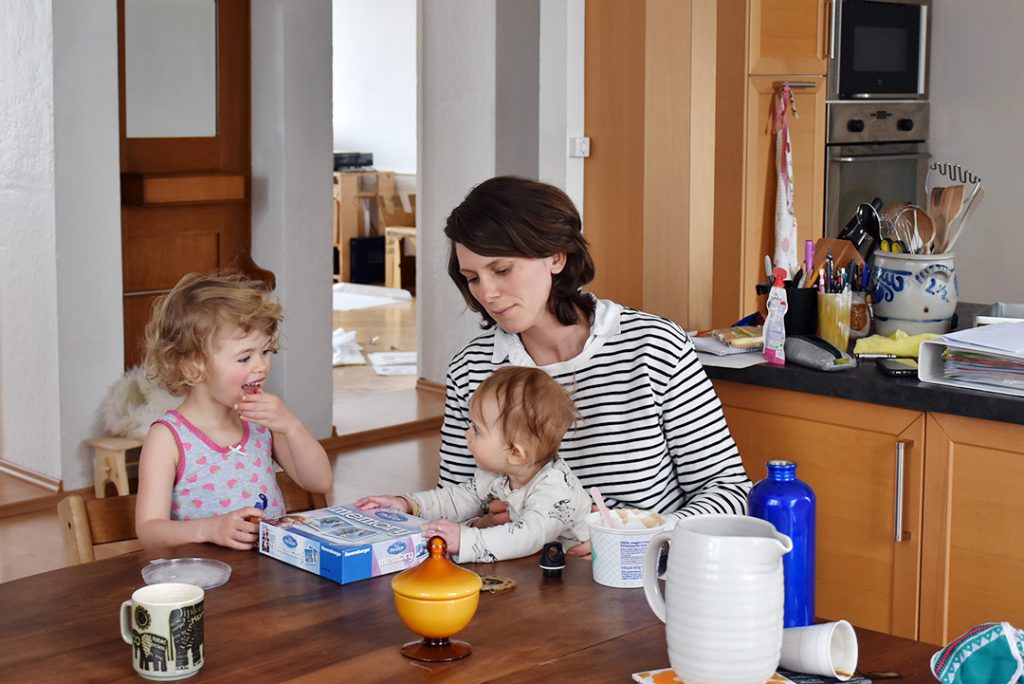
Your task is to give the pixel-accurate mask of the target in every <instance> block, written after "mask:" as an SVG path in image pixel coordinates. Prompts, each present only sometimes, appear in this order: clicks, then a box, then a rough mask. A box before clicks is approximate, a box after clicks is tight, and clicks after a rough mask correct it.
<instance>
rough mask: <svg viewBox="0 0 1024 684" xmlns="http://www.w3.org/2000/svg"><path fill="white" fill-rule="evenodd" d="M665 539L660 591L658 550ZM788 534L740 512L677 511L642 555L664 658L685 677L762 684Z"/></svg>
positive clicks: (774, 654)
mask: <svg viewBox="0 0 1024 684" xmlns="http://www.w3.org/2000/svg"><path fill="white" fill-rule="evenodd" d="M669 541H671V545H670V547H669V548H670V552H669V555H668V572H667V574H666V581H665V595H664V597H663V596H662V594H661V589H660V586H659V584H658V575H657V571H658V557H659V555H660V554H661V550H662V547H663V546H664V545H665V543H666V542H669ZM792 548H793V542H792V541H790V539H789V537H787V536H786V535H784V534H781V533H780V532H777V531H776V530H775V527H774V526H773V525H772V524H771V523H769V522H766V521H764V520H758V519H756V518H750V517H747V516H743V515H699V516H694V517H692V518H684V519H682V520H680V521H679V523H678V524H677V525H676V527H675V530H673V531H671V532H668V531H665V532H661V533H659V534H657V535H656V536H655V537H654V538H653V539H652V540H651V542H650V544H649V545H648V547H647V555H646V556H645V557H644V593H645V594H646V595H647V602H648V603H649V604H650V606H651V610H653V611H654V614H655V615H657V616H658V617H659V618H660V619H661V620H662V622H664V623H665V637H666V641H667V642H668V660H669V663H670V664H671V666H672V669H673V670H674V671H675V673H676V675H678V676H679V678H680V679H682V680H683V681H684V682H686V684H764V682H765V681H767V680H768V678H769V677H771V676H772V674H773V673H774V672H775V669H776V667H777V666H778V664H779V653H780V650H781V648H782V608H783V585H782V556H783V555H784V554H786V553H788V552H789V551H791V550H792Z"/></svg>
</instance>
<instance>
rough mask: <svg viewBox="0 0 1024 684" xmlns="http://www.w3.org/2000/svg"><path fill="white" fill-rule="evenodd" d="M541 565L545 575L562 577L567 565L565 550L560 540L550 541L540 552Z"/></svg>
mask: <svg viewBox="0 0 1024 684" xmlns="http://www.w3.org/2000/svg"><path fill="white" fill-rule="evenodd" d="M540 567H541V569H542V570H543V571H544V576H545V577H561V576H562V568H564V567H565V552H564V551H563V550H562V545H561V544H560V543H559V542H548V543H547V544H545V545H544V548H543V549H541V552H540Z"/></svg>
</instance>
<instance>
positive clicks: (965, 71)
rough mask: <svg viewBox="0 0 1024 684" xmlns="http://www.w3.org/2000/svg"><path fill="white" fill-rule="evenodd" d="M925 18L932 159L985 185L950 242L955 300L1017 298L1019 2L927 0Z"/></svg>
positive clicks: (1021, 246) (1022, 235)
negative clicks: (954, 241) (928, 30)
mask: <svg viewBox="0 0 1024 684" xmlns="http://www.w3.org/2000/svg"><path fill="white" fill-rule="evenodd" d="M932 19H933V23H932V44H931V93H930V96H931V102H932V106H931V141H930V143H931V144H930V147H931V152H932V157H933V159H934V160H939V161H948V162H951V163H957V164H960V165H961V166H964V167H966V168H968V169H971V170H972V171H973V172H974V173H975V174H977V175H979V176H981V178H982V185H983V186H984V188H985V198H984V201H983V202H982V204H980V205H979V206H978V210H977V212H976V213H975V214H974V218H973V220H972V221H971V224H970V225H969V226H968V227H967V228H966V231H967V232H965V233H964V235H963V236H962V237H961V238H960V240H959V241H958V242H957V244H956V248H955V251H956V254H957V258H956V268H957V276H958V280H959V283H960V300H961V301H967V302H980V303H991V302H995V301H1010V302H1018V303H1019V302H1024V285H1022V284H1021V282H1020V279H1019V278H1018V277H1017V273H1018V272H1019V270H1020V259H1021V255H1022V254H1024V229H1022V224H1024V219H1022V218H1021V213H1020V206H1021V205H1020V204H1019V203H1020V201H1021V195H1022V193H1021V190H1020V188H1018V187H1015V186H1017V185H1018V184H1019V183H1020V182H1021V180H1022V179H1024V172H1022V169H1024V161H1022V160H1024V144H1022V143H1021V134H1020V125H1021V121H1024V75H1022V73H1021V69H1020V65H1021V55H1022V50H1021V46H1020V40H1021V38H1020V36H1021V34H1022V32H1024V3H1021V2H1019V0H985V2H977V3H974V2H959V1H958V0H933V15H932Z"/></svg>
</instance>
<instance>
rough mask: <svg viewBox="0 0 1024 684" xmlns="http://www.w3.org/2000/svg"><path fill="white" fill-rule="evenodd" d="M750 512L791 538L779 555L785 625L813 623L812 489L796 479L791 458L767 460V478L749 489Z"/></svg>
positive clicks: (813, 513) (813, 504)
mask: <svg viewBox="0 0 1024 684" xmlns="http://www.w3.org/2000/svg"><path fill="white" fill-rule="evenodd" d="M749 502H750V515H752V516H754V517H755V518H760V519H761V520H767V521H768V522H770V523H771V524H772V525H775V529H776V530H778V531H779V532H781V533H783V534H785V535H786V536H788V537H789V538H790V539H792V540H793V550H792V551H790V552H789V553H787V554H786V555H785V556H783V557H782V573H783V577H784V583H785V595H786V599H785V600H786V602H785V611H784V618H783V626H784V627H803V626H805V625H810V624H814V517H815V508H816V506H815V500H814V490H812V489H811V488H810V487H809V486H808V485H807V483H806V482H801V481H800V480H798V479H797V478H796V463H794V462H793V461H768V477H767V478H765V479H763V480H761V481H760V482H758V483H757V484H755V485H754V487H753V488H752V489H751V490H750V496H749Z"/></svg>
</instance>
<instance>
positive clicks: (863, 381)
mask: <svg viewBox="0 0 1024 684" xmlns="http://www.w3.org/2000/svg"><path fill="white" fill-rule="evenodd" d="M978 308H981V307H980V306H978V305H970V304H964V305H961V306H960V307H958V308H957V312H958V314H960V315H959V319H960V320H961V321H963V322H964V323H966V324H967V325H971V324H972V323H973V321H974V316H973V311H974V310H977V309H978ZM965 314H969V315H965ZM704 370H706V371H707V374H708V377H710V378H711V379H712V380H728V381H730V382H740V383H746V384H748V385H760V386H762V387H774V388H776V389H785V390H792V391H794V392H806V393H808V394H820V395H823V396H828V397H837V398H839V399H852V400H854V401H863V402H868V403H872V404H880V405H883V406H896V407H899V408H905V409H912V410H916V411H933V412H935V413H948V414H951V415H955V416H966V417H969V418H984V419H986V420H998V421H1001V422H1004V423H1016V424H1018V425H1024V398H1021V397H1014V396H1010V395H1006V394H998V393H995V392H979V391H976V390H969V389H960V388H956V387H949V386H946V385H936V384H933V383H927V382H921V381H919V380H918V379H917V378H915V377H910V378H894V377H890V376H887V375H882V373H880V372H879V371H878V369H877V368H875V362H874V361H872V360H863V361H860V362H859V364H858V367H857V368H854V369H852V370H846V371H839V372H833V373H827V372H824V371H818V370H813V369H811V368H805V367H803V366H797V365H794V364H787V365H786V366H783V367H780V366H771V365H768V364H759V365H756V366H750V367H747V368H724V367H721V366H711V365H705V366H704Z"/></svg>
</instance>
